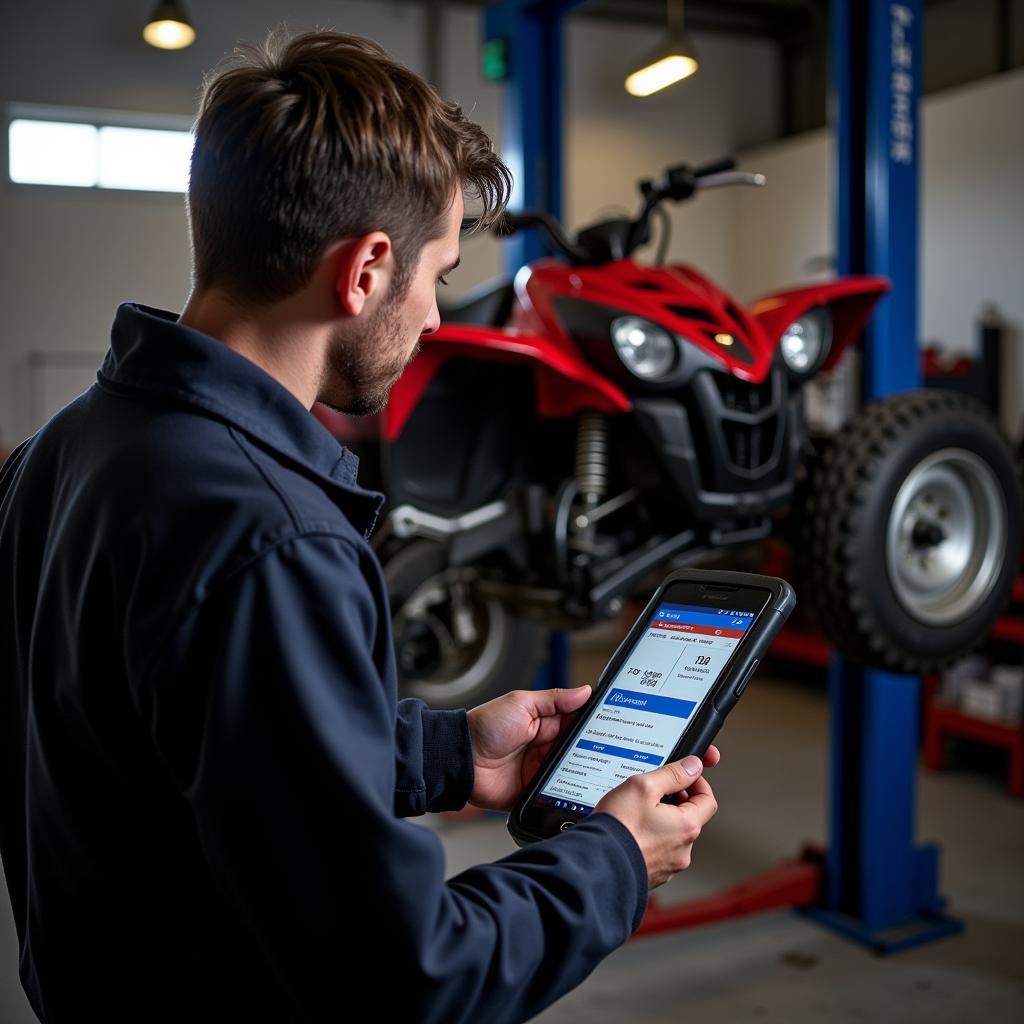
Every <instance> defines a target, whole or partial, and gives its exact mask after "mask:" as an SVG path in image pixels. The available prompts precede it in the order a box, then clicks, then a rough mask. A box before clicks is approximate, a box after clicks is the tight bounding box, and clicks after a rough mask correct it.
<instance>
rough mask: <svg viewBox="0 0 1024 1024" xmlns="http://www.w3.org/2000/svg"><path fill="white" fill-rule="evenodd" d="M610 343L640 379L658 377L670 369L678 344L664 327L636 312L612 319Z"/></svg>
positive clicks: (628, 367) (628, 368) (626, 365)
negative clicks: (633, 314) (635, 314)
mask: <svg viewBox="0 0 1024 1024" xmlns="http://www.w3.org/2000/svg"><path fill="white" fill-rule="evenodd" d="M611 332H612V343H613V344H614V345H615V351H616V353H617V354H618V357H619V358H620V359H621V360H622V362H623V365H624V366H625V367H626V369H627V370H629V372H630V373H632V374H635V375H636V376H637V377H640V378H641V379H642V380H657V379H658V378H659V377H664V376H665V374H667V373H668V372H669V371H670V370H672V369H673V368H674V367H675V365H676V361H677V359H678V358H679V347H678V345H677V344H676V341H675V339H674V338H673V337H672V335H671V334H669V333H668V331H666V330H665V328H664V327H659V326H658V325H657V324H654V323H651V321H650V320H644V319H643V317H639V316H620V317H619V318H618V319H617V320H613V321H612V325H611Z"/></svg>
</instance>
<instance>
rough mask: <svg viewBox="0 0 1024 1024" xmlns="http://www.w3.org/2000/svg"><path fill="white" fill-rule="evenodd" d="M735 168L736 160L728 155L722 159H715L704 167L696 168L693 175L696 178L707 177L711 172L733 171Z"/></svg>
mask: <svg viewBox="0 0 1024 1024" xmlns="http://www.w3.org/2000/svg"><path fill="white" fill-rule="evenodd" d="M735 168H736V161H735V160H734V159H733V158H732V157H731V156H727V157H724V158H723V159H721V160H714V161H712V162H711V163H709V164H705V165H704V166H703V167H698V168H696V169H695V170H694V172H693V176H694V177H695V178H706V177H707V176H708V175H709V174H723V173H724V172H725V171H732V170H735Z"/></svg>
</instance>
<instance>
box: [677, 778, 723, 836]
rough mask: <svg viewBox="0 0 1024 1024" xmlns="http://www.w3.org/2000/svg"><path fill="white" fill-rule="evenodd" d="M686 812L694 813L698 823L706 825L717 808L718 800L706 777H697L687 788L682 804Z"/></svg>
mask: <svg viewBox="0 0 1024 1024" xmlns="http://www.w3.org/2000/svg"><path fill="white" fill-rule="evenodd" d="M683 807H684V808H685V810H686V813H687V814H690V815H694V816H696V818H697V823H698V824H699V825H706V824H707V823H708V822H709V821H710V820H711V819H712V818H713V817H714V816H715V812H716V811H717V810H718V801H717V800H716V799H715V794H714V791H713V790H712V789H711V785H710V783H709V782H708V780H707V779H703V778H701V779H697V780H696V781H695V782H694V783H693V784H692V785H691V786H690V787H689V788H688V789H687V798H686V802H685V804H684V805H683Z"/></svg>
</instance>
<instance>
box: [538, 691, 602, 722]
mask: <svg viewBox="0 0 1024 1024" xmlns="http://www.w3.org/2000/svg"><path fill="white" fill-rule="evenodd" d="M527 692H528V693H529V696H530V697H531V698H532V703H533V706H534V707H535V708H536V709H537V712H538V713H539V714H540V715H541V716H542V717H544V718H546V717H548V716H549V715H564V714H567V713H568V712H570V711H575V710H576V709H577V708H581V707H583V705H584V704H585V703H586V702H587V698H588V697H589V696H590V684H589V683H584V684H583V686H573V687H560V686H556V687H555V688H554V689H551V690H538V691H536V692H531V691H527Z"/></svg>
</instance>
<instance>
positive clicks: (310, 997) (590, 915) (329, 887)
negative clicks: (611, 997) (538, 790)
mask: <svg viewBox="0 0 1024 1024" xmlns="http://www.w3.org/2000/svg"><path fill="white" fill-rule="evenodd" d="M365 568H366V566H365V565H361V564H360V553H359V551H358V550H357V549H356V547H355V546H354V545H353V544H352V543H351V542H349V541H347V540H343V539H340V538H335V537H333V536H328V535H318V536H299V537H295V538H293V539H290V540H285V541H283V542H281V543H279V544H277V545H276V546H275V547H273V548H272V549H270V550H268V551H265V552H263V553H262V554H261V555H259V556H258V557H256V558H255V559H254V560H253V561H251V562H250V563H249V564H248V565H247V566H246V567H244V568H243V569H241V570H239V571H237V572H236V573H235V574H234V576H233V577H232V578H230V579H228V580H226V581H224V582H223V583H221V584H219V585H218V586H216V587H215V588H214V589H213V590H211V592H210V593H208V594H207V595H206V596H205V597H204V599H203V600H202V603H201V604H200V605H199V607H198V608H197V609H195V611H194V612H193V613H192V614H191V615H190V616H189V617H188V619H187V621H186V622H185V623H184V625H182V626H181V627H180V628H179V629H178V630H177V631H176V633H175V635H174V637H173V640H172V642H171V644H170V648H169V649H168V650H167V651H166V656H165V657H162V658H161V666H162V671H161V673H160V676H159V681H157V680H156V679H154V681H153V683H152V689H151V690H150V691H149V693H148V699H147V701H146V704H147V708H148V714H150V715H151V716H152V722H151V727H152V733H153V737H154V742H155V744H156V747H157V751H158V753H159V755H160V756H161V757H162V759H163V760H164V762H165V763H166V765H167V767H168V769H169V771H170V772H171V774H172V776H173V778H174V780H175V782H176V784H177V786H178V787H179V789H180V791H181V793H182V794H183V795H184V797H185V798H186V799H187V800H188V802H189V804H190V806H191V809H192V812H193V816H194V821H195V828H196V831H197V835H198V837H199V841H200V843H201V846H202V849H203V852H204V856H205V858H206V861H207V863H208V866H209V871H210V874H211V877H212V878H213V879H214V882H215V884H217V885H218V886H219V888H220V889H221V890H222V891H223V893H224V895H225V898H226V899H227V900H228V901H229V903H230V904H231V905H233V906H234V908H235V910H236V911H237V913H238V915H239V917H240V918H241V919H242V920H243V921H244V922H245V923H246V925H247V926H248V928H249V929H250V930H251V932H252V934H253V935H254V937H255V939H256V941H257V943H258V944H259V945H260V947H261V948H262V950H263V951H264V953H265V956H266V960H267V964H268V968H269V969H271V970H272V971H274V972H275V974H276V976H277V977H278V979H279V981H280V982H281V985H282V987H283V988H284V990H285V991H286V992H287V993H288V994H289V996H290V998H291V999H292V1001H293V1003H294V1007H295V1015H296V1016H297V1017H298V1018H299V1019H302V1020H307V1021H321V1020H323V1021H326V1020H336V1019H337V1017H338V1014H339V1013H340V1012H341V1011H342V1009H343V1008H344V1007H345V1006H347V1005H349V1004H350V1000H351V995H350V993H351V990H352V985H353V984H356V985H361V984H363V983H364V982H365V981H366V979H368V978H372V977H379V976H380V972H381V970H382V969H385V970H386V971H387V973H389V974H393V976H394V977H395V979H396V981H397V982H398V983H396V984H394V985H385V986H377V987H375V989H374V993H373V998H374V1001H375V1003H376V1008H377V1010H378V1012H379V1013H383V1014H384V1015H385V1016H389V1015H391V1014H392V1013H393V1014H395V1015H398V1014H401V1015H404V1016H405V1018H406V1019H409V1020H416V1021H420V1022H445V1024H457V1022H469V1021H482V1020H486V1021H489V1022H492V1024H502V1022H515V1021H524V1020H527V1019H528V1018H530V1017H532V1016H534V1015H535V1014H537V1013H539V1012H540V1011H541V1010H542V1009H543V1008H544V1007H546V1006H547V1005H549V1004H550V1003H551V1002H553V1001H554V1000H555V999H557V998H558V997H559V996H561V995H562V994H564V993H565V992H568V991H569V990H570V989H572V988H574V987H575V986H576V985H578V984H579V983H580V982H581V981H582V980H583V979H584V978H586V976H587V975H588V974H589V973H590V972H591V971H592V970H593V968H594V967H595V966H597V964H598V963H599V962H600V961H601V960H602V959H603V958H604V957H605V956H606V955H607V954H608V953H610V952H611V951H612V950H614V949H616V948H617V947H618V946H619V945H621V944H622V943H623V942H625V940H626V939H627V938H628V937H629V935H630V933H631V932H632V930H634V929H635V928H636V927H637V926H638V925H639V923H640V919H641V917H642V915H643V912H644V909H645V906H646V899H647V874H646V869H645V867H644V862H643V857H642V855H641V853H640V850H639V847H638V846H637V845H636V842H635V841H634V839H633V837H632V835H631V834H630V833H629V831H628V830H627V829H626V828H625V826H624V825H622V824H621V822H619V821H618V820H617V819H616V818H614V817H612V816H611V815H607V814H595V815H593V816H592V817H591V818H589V819H588V820H587V821H585V822H582V823H581V824H579V825H578V826H577V827H576V828H574V829H573V830H571V831H570V832H567V833H565V834H564V835H559V836H557V837H555V838H553V839H550V840H547V841H545V842H542V843H537V844H534V845H533V846H530V847H527V848H525V849H522V850H517V851H515V852H513V853H511V854H509V855H508V856H506V857H504V858H502V859H501V860H499V861H497V862H495V863H491V864H486V865H483V866H480V867H475V868H472V869H470V870H468V871H465V872H463V873H461V874H459V875H457V876H455V877H454V878H452V879H450V880H449V881H447V882H446V881H445V878H444V869H445V863H444V852H443V848H442V846H441V843H440V840H439V839H438V837H437V836H436V835H435V833H434V832H433V831H432V830H431V829H427V828H424V827H422V826H421V825H418V824H416V823H413V822H409V821H405V820H403V819H402V818H399V817H396V815H395V807H394V802H395V788H396V785H395V784H396V750H395V736H396V702H395V695H394V693H393V692H388V690H387V687H386V685H385V683H384V681H383V680H382V679H381V677H380V672H379V670H378V669H377V667H376V664H379V662H376V663H375V659H374V654H377V655H378V656H379V655H380V652H381V650H382V645H384V644H390V643H391V637H390V633H389V630H388V627H387V625H386V621H387V620H386V618H385V617H384V616H381V617H380V618H378V613H377V607H376V605H375V602H374V600H373V590H372V588H371V586H370V584H369V583H368V582H367V578H366V577H365V576H364V575H363V572H364V570H365ZM378 568H379V567H378ZM371 582H372V581H371Z"/></svg>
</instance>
